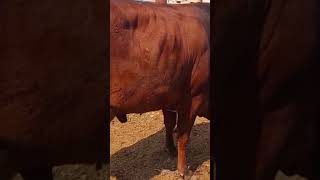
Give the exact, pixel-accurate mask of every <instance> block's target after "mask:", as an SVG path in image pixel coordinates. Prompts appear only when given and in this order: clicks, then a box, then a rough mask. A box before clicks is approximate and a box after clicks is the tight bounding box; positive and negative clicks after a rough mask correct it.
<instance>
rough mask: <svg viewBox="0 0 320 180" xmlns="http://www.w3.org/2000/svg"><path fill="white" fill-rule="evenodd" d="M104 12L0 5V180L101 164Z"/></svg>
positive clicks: (8, 0)
mask: <svg viewBox="0 0 320 180" xmlns="http://www.w3.org/2000/svg"><path fill="white" fill-rule="evenodd" d="M106 7H107V4H106V2H102V1H98V0H77V1H75V0H71V1H63V0H56V1H52V0H34V1H16V0H13V1H12V0H2V1H1V2H0V39H1V41H0V179H7V178H8V177H9V176H11V175H12V174H13V172H17V171H18V172H20V173H21V174H22V176H23V177H24V179H44V180H47V179H48V180H50V179H52V174H51V167H52V166H54V165H61V164H66V163H95V162H96V161H98V160H102V161H103V160H104V159H106V157H107V156H106V147H107V145H106V143H107V132H106V125H107V124H106V123H107V122H106V121H107V117H106V110H107V105H106V100H107V99H106V95H107V93H106V92H107V84H106V82H107V74H106V73H107V61H106V58H107V57H106V49H107V47H106V39H107V34H106V31H107V29H106V20H107V16H106ZM8 170H10V171H8Z"/></svg>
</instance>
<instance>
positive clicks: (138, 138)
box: [110, 111, 210, 180]
mask: <svg viewBox="0 0 320 180" xmlns="http://www.w3.org/2000/svg"><path fill="white" fill-rule="evenodd" d="M110 129H111V130H110V131H111V132H110V175H111V177H110V178H111V180H144V179H153V180H176V179H181V178H180V177H179V176H178V175H177V174H176V173H172V172H170V171H168V170H175V168H176V159H173V158H170V156H169V154H168V152H167V151H166V149H165V129H164V124H163V116H162V112H161V111H154V112H149V113H144V114H142V115H140V114H130V115H128V122H127V123H124V124H121V123H120V122H119V121H118V120H116V119H115V120H114V121H112V123H111V125H110ZM187 162H188V165H189V166H190V169H191V170H192V171H193V172H194V176H193V177H192V178H193V179H194V180H195V179H203V180H208V179H210V122H209V121H208V120H207V119H205V118H197V120H196V123H195V126H194V127H193V128H192V133H191V139H190V141H189V143H188V146H187Z"/></svg>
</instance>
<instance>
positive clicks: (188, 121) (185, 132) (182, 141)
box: [177, 96, 203, 179]
mask: <svg viewBox="0 0 320 180" xmlns="http://www.w3.org/2000/svg"><path fill="white" fill-rule="evenodd" d="M202 103H203V97H202V96H197V97H194V98H193V99H192V100H191V102H190V103H187V104H185V106H184V107H183V108H182V109H181V110H180V111H178V113H179V116H178V122H177V131H178V136H177V147H178V162H177V169H178V172H179V174H180V176H183V177H184V179H189V178H190V174H188V172H189V171H188V168H187V163H186V152H185V148H186V145H187V142H188V140H189V136H190V132H191V129H192V126H193V124H194V121H195V119H196V116H197V112H198V110H199V107H200V106H201V104H202ZM188 104H189V105H188Z"/></svg>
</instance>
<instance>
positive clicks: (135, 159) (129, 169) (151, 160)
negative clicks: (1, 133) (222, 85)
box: [14, 111, 306, 180]
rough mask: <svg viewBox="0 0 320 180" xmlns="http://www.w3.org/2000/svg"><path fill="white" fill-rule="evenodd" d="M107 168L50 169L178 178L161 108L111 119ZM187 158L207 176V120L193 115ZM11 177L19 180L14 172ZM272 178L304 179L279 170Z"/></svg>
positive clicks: (96, 177) (70, 176)
mask: <svg viewBox="0 0 320 180" xmlns="http://www.w3.org/2000/svg"><path fill="white" fill-rule="evenodd" d="M110 134H111V135H110V172H109V171H108V169H109V167H107V166H104V167H103V168H102V169H101V170H99V171H96V170H95V165H65V166H59V167H55V168H54V170H53V173H54V179H55V180H107V179H110V180H148V179H152V180H181V178H180V177H179V176H178V175H177V174H176V173H172V172H171V171H168V170H175V168H176V159H173V158H170V156H169V154H168V152H167V151H166V150H165V129H164V125H163V116H162V113H161V111H155V112H150V113H144V114H142V115H139V114H130V115H128V122H127V123H124V124H121V123H120V122H119V121H118V120H116V119H115V120H114V121H112V122H111V132H110ZM187 162H188V165H189V166H190V169H191V170H192V171H193V172H194V175H193V177H192V180H209V179H210V121H208V120H206V119H205V118H197V119H196V122H195V125H194V127H193V128H192V133H191V139H190V141H189V144H188V146H187ZM14 180H22V179H21V177H20V176H19V175H18V176H17V177H15V178H14ZM276 180H306V179H304V178H302V177H299V176H292V177H287V176H285V175H284V174H283V173H281V172H279V173H278V176H277V178H276Z"/></svg>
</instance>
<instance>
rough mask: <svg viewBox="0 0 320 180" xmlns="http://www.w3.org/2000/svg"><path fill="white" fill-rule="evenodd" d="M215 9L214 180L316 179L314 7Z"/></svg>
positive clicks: (251, 0) (310, 2)
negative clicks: (285, 174) (285, 175)
mask: <svg viewBox="0 0 320 180" xmlns="http://www.w3.org/2000/svg"><path fill="white" fill-rule="evenodd" d="M214 3H215V4H214V6H213V7H214V19H213V22H214V29H213V31H214V49H215V53H214V54H213V55H214V57H213V58H214V59H215V61H214V62H215V64H214V68H215V69H214V71H213V72H214V73H215V74H214V77H215V79H214V84H213V88H214V105H215V115H216V116H215V119H216V120H217V121H216V129H215V130H216V131H217V132H216V134H217V136H216V137H217V139H216V140H215V141H214V142H215V143H216V144H215V148H216V151H215V153H216V156H217V163H218V164H217V168H218V174H217V179H219V180H230V179H247V180H250V179H254V180H271V179H274V177H275V174H276V172H277V170H278V169H283V170H285V171H287V170H290V171H293V172H295V173H301V174H302V175H304V176H306V177H309V178H311V179H319V176H317V175H318V174H317V172H316V171H314V169H312V168H313V165H314V164H313V163H319V161H318V160H319V159H316V158H315V157H316V156H315V152H317V151H318V152H319V149H316V147H315V145H316V144H318V143H319V141H318V140H319V134H318V132H317V131H319V120H320V119H319V112H320V111H319V110H320V109H319V107H320V106H319V103H320V96H319V90H320V88H319V85H320V84H319V82H320V79H319V77H320V76H319V69H320V66H319V54H317V53H318V52H319V48H320V46H319V45H320V44H319V42H320V39H319V33H320V32H319V30H320V29H319V23H318V21H319V20H318V19H319V18H320V16H319V14H318V13H319V11H320V7H319V2H318V1H317V0H305V1H300V0H291V1H286V0H215V1H214ZM312 160H317V161H316V162H315V161H314V162H312ZM239 163H241V165H239Z"/></svg>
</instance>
